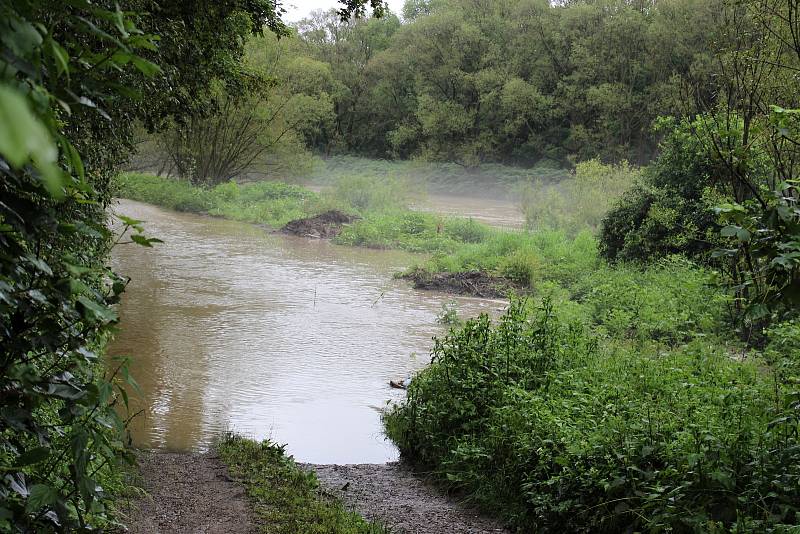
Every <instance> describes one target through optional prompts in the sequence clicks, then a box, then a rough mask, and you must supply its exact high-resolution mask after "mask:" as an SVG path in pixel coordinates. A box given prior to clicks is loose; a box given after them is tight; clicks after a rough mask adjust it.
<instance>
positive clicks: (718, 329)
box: [573, 257, 729, 344]
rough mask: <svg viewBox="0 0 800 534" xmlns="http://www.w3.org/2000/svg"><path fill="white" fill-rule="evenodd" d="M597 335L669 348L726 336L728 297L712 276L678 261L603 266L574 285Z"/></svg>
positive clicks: (680, 260)
mask: <svg viewBox="0 0 800 534" xmlns="http://www.w3.org/2000/svg"><path fill="white" fill-rule="evenodd" d="M573 290H574V293H575V294H576V295H578V296H579V298H580V301H581V303H582V304H583V305H584V306H586V307H587V308H588V310H589V316H590V317H591V321H592V323H593V324H595V325H597V326H598V327H599V329H598V330H599V331H601V332H604V333H605V334H606V335H607V336H610V337H611V338H614V339H625V338H629V339H635V340H637V341H639V342H647V341H650V340H655V341H660V342H666V343H670V344H676V343H682V342H685V341H688V340H689V339H691V338H692V337H694V336H696V335H700V336H707V335H713V334H715V333H716V334H720V335H723V334H724V328H725V326H728V325H726V323H725V312H726V310H727V308H726V304H728V302H729V297H728V296H727V295H726V293H725V292H724V291H722V290H721V289H720V288H719V286H718V285H717V283H716V281H715V278H714V276H713V275H712V274H711V273H709V272H707V271H705V270H703V269H701V268H698V267H696V266H694V265H693V264H691V263H690V262H688V261H687V260H685V259H683V258H681V257H671V258H666V259H664V260H661V261H660V262H658V263H656V264H655V265H652V266H650V267H648V268H647V269H641V268H638V267H635V266H625V265H618V266H615V267H614V268H609V267H602V268H600V269H598V270H597V271H595V272H593V273H591V274H589V275H588V276H587V277H586V278H584V279H582V280H581V281H580V282H579V283H578V284H576V286H575V287H574V289H573Z"/></svg>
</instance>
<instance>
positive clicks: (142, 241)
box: [131, 234, 163, 248]
mask: <svg viewBox="0 0 800 534" xmlns="http://www.w3.org/2000/svg"><path fill="white" fill-rule="evenodd" d="M131 240H132V241H133V242H134V243H136V244H138V245H142V246H143V247H148V248H150V247H152V246H153V243H163V241H161V240H160V239H157V238H155V237H145V236H143V235H141V234H134V235H132V236H131Z"/></svg>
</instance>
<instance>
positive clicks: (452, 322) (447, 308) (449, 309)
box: [436, 300, 462, 326]
mask: <svg viewBox="0 0 800 534" xmlns="http://www.w3.org/2000/svg"><path fill="white" fill-rule="evenodd" d="M457 304H458V303H457V302H456V301H455V300H451V301H449V302H442V311H440V312H439V315H437V316H436V322H437V323H439V324H443V325H448V326H458V325H460V324H461V322H462V321H461V318H460V317H459V316H458V305H457Z"/></svg>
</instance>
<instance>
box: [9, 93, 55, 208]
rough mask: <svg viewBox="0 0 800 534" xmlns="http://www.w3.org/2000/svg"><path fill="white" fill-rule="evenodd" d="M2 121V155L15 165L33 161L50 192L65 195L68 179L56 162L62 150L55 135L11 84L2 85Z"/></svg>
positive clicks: (18, 166)
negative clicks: (63, 188)
mask: <svg viewBox="0 0 800 534" xmlns="http://www.w3.org/2000/svg"><path fill="white" fill-rule="evenodd" d="M0 124H2V125H3V126H2V128H0V155H1V156H3V158H5V159H6V161H8V162H9V163H10V164H11V166H12V167H15V168H21V167H22V166H23V165H25V164H26V163H28V162H29V161H33V162H34V164H35V165H36V167H37V168H38V170H39V171H40V173H41V177H42V178H43V182H44V185H45V187H46V188H47V190H48V192H49V193H50V194H51V195H52V196H53V197H56V198H62V197H63V196H64V192H63V190H62V187H63V185H64V179H63V175H62V173H61V172H60V171H59V169H58V168H57V167H56V164H55V163H56V160H57V158H58V150H57V149H56V147H55V144H53V139H52V137H50V134H49V132H48V131H47V128H45V126H44V125H43V124H42V123H41V122H40V121H39V119H38V118H37V117H36V116H35V115H34V113H33V112H32V111H31V109H30V106H29V105H28V101H27V100H26V99H25V97H24V96H22V94H20V93H19V92H18V91H16V90H15V89H12V88H11V87H9V86H7V85H0Z"/></svg>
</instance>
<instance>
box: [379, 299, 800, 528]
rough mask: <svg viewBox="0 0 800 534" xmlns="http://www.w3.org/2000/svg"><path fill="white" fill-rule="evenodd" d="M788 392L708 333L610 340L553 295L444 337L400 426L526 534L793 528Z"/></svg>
mask: <svg viewBox="0 0 800 534" xmlns="http://www.w3.org/2000/svg"><path fill="white" fill-rule="evenodd" d="M789 400H790V396H789V395H788V394H787V393H786V392H785V391H782V390H781V388H780V387H778V388H776V385H775V382H774V380H773V377H772V376H771V374H770V373H769V372H766V371H765V370H764V368H763V367H762V364H761V362H759V361H758V360H755V359H754V360H752V361H736V360H734V359H732V358H730V356H729V354H728V353H727V352H726V351H724V350H720V349H715V348H713V347H711V346H709V344H708V343H707V342H706V341H704V340H695V341H692V342H690V343H689V344H688V345H684V346H682V347H681V348H679V349H677V350H675V351H672V352H660V353H658V354H648V353H644V352H642V351H641V350H630V349H627V348H626V347H625V346H624V345H604V346H601V347H599V348H598V345H597V341H596V340H595V339H593V338H592V336H591V335H590V334H588V332H587V331H586V330H585V329H584V328H583V327H581V326H578V325H576V324H571V325H568V324H564V323H563V322H562V321H560V320H559V319H558V317H557V316H556V315H554V313H553V309H552V307H551V306H550V305H549V304H548V303H545V305H544V306H543V307H542V308H540V309H538V310H537V311H535V312H534V313H533V314H528V313H527V312H526V311H525V308H524V307H523V306H522V305H520V304H519V303H517V304H515V305H513V306H512V307H511V309H510V310H509V312H508V313H507V314H506V315H505V316H504V317H503V318H502V319H501V320H500V322H499V324H498V325H497V326H492V325H491V323H490V321H489V320H488V318H487V317H486V316H482V317H480V318H478V319H473V320H470V321H468V322H467V323H466V324H465V325H464V327H463V328H460V329H456V330H451V332H450V333H449V334H448V335H447V336H446V337H444V338H443V339H439V340H437V341H436V344H435V348H434V351H433V358H432V363H431V366H430V367H428V368H427V369H425V370H423V371H422V372H420V373H419V374H418V375H417V376H416V377H414V379H413V380H412V382H411V386H410V388H409V391H408V397H407V400H406V401H405V402H404V403H402V404H400V405H398V406H395V407H394V408H393V409H392V410H391V411H390V412H389V413H387V414H386V415H385V423H386V428H387V432H388V434H389V436H390V437H391V438H392V439H393V440H394V441H395V442H396V443H397V444H398V446H399V447H400V450H401V453H402V455H403V456H404V457H405V458H407V459H409V460H411V461H414V462H416V463H419V464H422V465H424V466H426V467H427V468H428V469H431V470H432V471H433V472H435V473H437V474H438V476H440V477H441V479H442V480H443V481H446V482H447V483H448V484H450V485H452V486H454V487H456V488H458V489H460V490H461V491H463V492H465V493H466V495H467V496H468V497H469V498H470V499H472V500H473V501H475V502H476V503H478V504H479V505H481V506H482V507H484V508H485V509H487V510H489V511H491V512H494V513H497V514H499V515H501V516H502V517H503V518H504V519H506V520H507V521H508V522H509V523H510V524H511V525H512V526H514V527H516V528H518V529H519V530H520V531H524V532H609V533H611V532H637V531H638V532H642V531H649V532H726V531H730V530H733V531H739V532H753V531H760V532H768V531H772V532H789V531H790V530H789V527H786V528H783V527H780V525H782V524H784V525H794V524H796V523H797V522H798V519H800V517H798V515H797V513H798V501H797V495H798V488H797V480H798V477H800V462H798V460H800V453H799V452H798V450H800V446H799V445H800V444H799V443H798V439H797V436H798V433H797V432H798V424H797V420H796V418H794V419H792V418H790V417H787V416H786V415H785V414H786V413H787V411H786V410H790V408H791V406H794V405H792V404H791V403H790V402H788V401H789ZM784 406H786V408H784ZM789 413H791V412H789Z"/></svg>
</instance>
